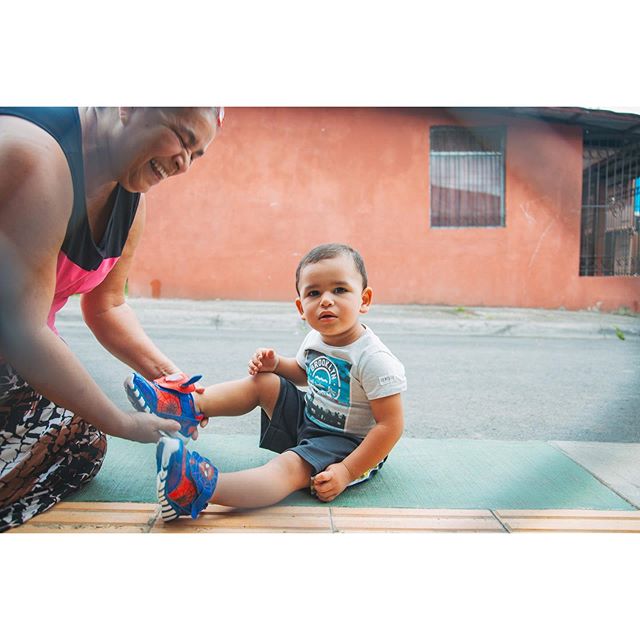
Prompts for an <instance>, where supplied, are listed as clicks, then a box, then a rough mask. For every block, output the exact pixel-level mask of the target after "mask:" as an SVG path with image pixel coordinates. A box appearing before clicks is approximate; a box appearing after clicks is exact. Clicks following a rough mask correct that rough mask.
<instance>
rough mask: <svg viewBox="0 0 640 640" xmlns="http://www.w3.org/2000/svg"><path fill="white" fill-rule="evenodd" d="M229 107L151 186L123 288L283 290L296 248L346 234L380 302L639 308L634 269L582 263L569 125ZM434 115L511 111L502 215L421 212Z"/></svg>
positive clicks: (573, 130)
mask: <svg viewBox="0 0 640 640" xmlns="http://www.w3.org/2000/svg"><path fill="white" fill-rule="evenodd" d="M226 114H227V115H226V117H225V122H224V128H223V130H222V132H221V133H220V135H219V137H218V139H217V140H216V141H215V142H214V143H213V145H212V147H211V149H210V151H209V152H208V154H207V155H206V156H205V157H204V158H202V159H200V160H198V161H197V162H196V164H195V165H194V166H193V167H192V169H191V171H190V172H189V173H188V174H186V175H184V176H180V177H177V178H172V179H171V180H169V181H167V182H166V183H164V184H161V185H159V186H157V187H156V188H155V189H153V190H152V191H150V192H149V194H148V196H147V198H148V200H147V202H148V205H147V209H148V216H147V228H146V229H145V233H144V237H143V240H142V242H141V244H140V247H139V249H138V254H137V256H136V259H135V262H134V265H133V269H132V273H131V277H130V281H129V290H130V292H131V294H132V295H138V296H151V295H160V296H161V297H166V298H171V297H180V298H195V299H202V298H227V299H247V300H291V299H292V297H295V288H294V272H295V268H296V265H297V263H298V261H299V259H300V258H301V257H302V255H303V254H304V253H305V252H306V251H308V250H309V249H310V248H312V247H313V246H315V245H317V244H320V243H322V242H346V243H348V244H351V245H353V246H354V247H356V248H357V249H358V250H359V251H360V252H361V253H362V255H363V257H364V259H365V262H366V264H367V269H368V271H369V276H370V280H371V285H372V286H373V288H374V294H375V300H376V301H377V302H385V303H424V304H448V305H484V306H522V307H547V308H557V307H561V306H563V307H565V308H567V309H579V308H587V307H592V306H595V305H599V306H600V307H601V308H602V309H603V310H604V309H617V308H618V307H620V306H626V307H629V308H631V309H634V310H636V311H638V310H640V309H639V305H640V278H633V277H607V278H594V277H579V276H578V262H579V252H580V205H581V180H582V142H581V140H582V134H581V130H580V129H579V128H578V127H570V126H565V125H550V124H547V123H542V122H538V121H532V120H523V119H519V118H513V119H505V118H497V117H496V116H492V117H490V116H489V115H487V114H482V113H481V114H480V115H479V114H478V112H477V111H476V112H475V114H474V116H473V120H471V121H470V120H468V117H469V116H468V115H465V112H464V111H460V112H458V113H454V112H452V111H444V110H439V109H379V108H349V109H342V108H313V109H311V108H264V109H263V108H229V109H227V110H226ZM441 124H469V125H473V124H506V125H507V127H508V128H507V146H506V226H505V227H503V228H480V229H478V228H467V229H450V228H430V227H429V177H428V176H429V174H428V165H429V127H430V126H431V125H441ZM152 283H153V284H152Z"/></svg>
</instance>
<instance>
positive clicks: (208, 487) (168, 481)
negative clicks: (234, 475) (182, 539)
mask: <svg viewBox="0 0 640 640" xmlns="http://www.w3.org/2000/svg"><path fill="white" fill-rule="evenodd" d="M156 465H157V469H158V475H157V476H156V488H157V490H158V502H160V507H161V512H160V513H161V515H162V519H163V520H164V521H165V522H169V521H171V520H175V519H176V518H178V517H180V516H189V515H190V516H191V517H192V518H197V517H198V514H199V513H200V512H201V511H202V510H203V509H204V508H205V507H206V506H207V504H208V502H209V499H210V498H211V496H212V495H213V492H214V491H215V489H216V484H217V482H218V469H217V468H216V467H214V466H213V465H212V464H211V462H209V460H207V459H206V458H203V457H202V456H201V455H199V454H197V453H196V452H195V451H187V449H185V446H184V444H183V443H182V441H181V440H178V439H176V438H160V441H159V442H158V447H157V449H156Z"/></svg>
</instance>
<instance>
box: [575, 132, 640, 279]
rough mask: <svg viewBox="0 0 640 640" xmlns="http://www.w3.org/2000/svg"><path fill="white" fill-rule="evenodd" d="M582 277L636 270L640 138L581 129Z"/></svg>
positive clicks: (639, 268) (639, 269)
mask: <svg viewBox="0 0 640 640" xmlns="http://www.w3.org/2000/svg"><path fill="white" fill-rule="evenodd" d="M583 142H584V144H583V173H582V219H581V238H580V275H581V276H637V275H640V241H639V235H638V232H639V231H640V137H639V136H630V135H625V134H622V133H616V132H609V131H604V132H603V131H595V130H588V129H586V130H585V131H584V138H583Z"/></svg>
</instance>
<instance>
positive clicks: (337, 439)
mask: <svg viewBox="0 0 640 640" xmlns="http://www.w3.org/2000/svg"><path fill="white" fill-rule="evenodd" d="M304 396H305V394H304V392H303V391H300V389H298V387H296V385H294V384H293V383H292V382H291V381H289V380H287V379H286V378H282V377H280V395H279V396H278V400H277V402H276V406H275V407H274V409H273V416H272V417H271V420H269V416H267V414H266V413H265V412H264V411H263V412H262V416H261V425H260V447H261V448H262V449H269V450H270V451H275V452H276V453H284V452H285V451H295V452H296V453H297V454H298V455H299V456H300V457H301V458H302V459H303V460H306V461H307V462H308V463H309V464H310V465H311V466H312V467H313V470H314V475H315V474H316V473H320V472H321V471H324V469H326V468H327V467H328V466H329V465H330V464H334V463H336V462H341V461H342V460H344V459H345V458H346V457H347V456H348V455H349V454H350V453H351V452H352V451H353V450H354V449H355V448H356V447H357V446H358V445H359V444H360V443H361V442H362V438H360V437H358V436H352V435H349V434H346V433H345V434H340V433H338V434H335V435H334V434H332V433H329V432H327V430H326V429H321V428H320V427H318V426H316V425H315V424H313V422H311V421H310V420H309V418H307V417H306V415H305V412H304Z"/></svg>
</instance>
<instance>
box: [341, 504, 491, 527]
mask: <svg viewBox="0 0 640 640" xmlns="http://www.w3.org/2000/svg"><path fill="white" fill-rule="evenodd" d="M331 516H332V520H333V526H334V530H335V531H339V532H345V533H365V532H377V533H382V532H385V533H394V532H396V533H397V532H429V531H432V532H436V531H440V532H452V531H466V532H495V533H504V527H503V526H502V525H501V524H500V522H499V521H498V520H497V519H496V518H495V517H494V516H493V514H492V513H491V511H488V510H481V509H478V510H469V509H459V510H457V509H349V508H346V507H340V508H334V509H332V510H331Z"/></svg>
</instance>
